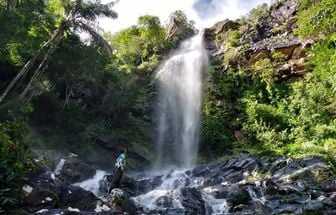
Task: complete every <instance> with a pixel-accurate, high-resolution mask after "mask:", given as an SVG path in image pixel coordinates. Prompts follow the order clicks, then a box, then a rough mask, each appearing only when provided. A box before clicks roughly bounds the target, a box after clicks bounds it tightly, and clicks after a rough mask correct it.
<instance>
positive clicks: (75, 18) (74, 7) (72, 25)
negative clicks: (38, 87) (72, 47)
mask: <svg viewBox="0 0 336 215" xmlns="http://www.w3.org/2000/svg"><path fill="white" fill-rule="evenodd" d="M116 2H117V1H113V2H111V3H107V4H102V3H100V2H88V1H85V0H72V1H71V0H70V1H62V6H63V8H64V12H65V13H64V15H63V18H62V21H61V23H60V25H59V26H58V28H57V29H56V30H55V31H54V33H53V34H52V36H51V37H50V39H49V40H48V41H47V42H45V44H44V45H43V46H42V47H41V48H40V49H39V50H38V51H37V52H36V54H35V55H34V56H33V57H32V58H31V59H30V60H28V61H27V63H26V64H25V65H24V66H23V67H22V69H21V70H20V71H19V72H18V74H17V75H16V76H15V77H14V78H13V80H12V81H11V82H10V83H9V85H8V86H7V87H6V89H5V91H4V92H3V93H2V95H1V96H0V103H1V102H3V100H4V99H5V98H6V96H7V95H8V93H9V92H10V91H11V90H12V89H13V87H14V86H15V84H16V83H17V82H18V81H19V80H20V79H21V78H22V77H23V76H24V75H25V74H27V73H28V72H29V71H31V70H33V68H34V67H35V68H37V69H36V70H35V71H33V72H32V74H31V80H30V82H29V83H28V85H27V86H26V88H25V90H24V92H23V94H22V96H24V95H25V94H26V92H27V91H28V88H29V87H30V86H31V83H32V81H33V80H34V79H35V78H36V77H37V76H38V74H39V73H41V70H42V71H43V66H44V65H45V64H46V62H47V59H48V58H49V57H50V55H51V54H52V53H53V52H54V51H55V49H56V48H57V47H58V45H59V43H60V41H61V40H62V38H63V37H64V35H65V34H66V32H68V31H78V32H86V33H88V34H89V35H90V36H91V37H92V39H94V40H95V41H97V42H98V43H99V44H101V45H102V46H103V47H104V48H105V49H106V51H107V53H108V54H109V55H112V49H111V47H110V45H109V43H108V42H107V41H106V40H105V39H104V38H103V37H102V36H101V35H100V33H99V31H98V29H97V27H95V21H96V20H97V19H98V18H99V17H108V18H113V19H115V18H117V13H116V12H115V11H114V10H112V7H113V6H114V4H115V3H116Z"/></svg>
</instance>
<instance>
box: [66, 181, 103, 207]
mask: <svg viewBox="0 0 336 215" xmlns="http://www.w3.org/2000/svg"><path fill="white" fill-rule="evenodd" d="M98 202H99V199H98V198H97V197H96V196H95V195H94V194H93V193H91V192H89V191H86V190H84V189H82V188H81V187H75V186H64V187H62V188H61V193H60V205H61V206H62V208H68V207H71V208H78V209H79V210H81V211H88V212H90V211H94V209H95V208H96V205H97V203H98Z"/></svg>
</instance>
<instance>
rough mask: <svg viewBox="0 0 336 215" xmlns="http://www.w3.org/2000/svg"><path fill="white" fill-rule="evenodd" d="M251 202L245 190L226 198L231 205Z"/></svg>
mask: <svg viewBox="0 0 336 215" xmlns="http://www.w3.org/2000/svg"><path fill="white" fill-rule="evenodd" d="M250 200H251V196H250V194H249V193H248V191H246V190H239V191H238V192H235V193H232V194H231V196H230V197H229V198H228V202H229V203H230V204H231V205H233V206H237V205H241V204H247V203H248V202H249V201H250Z"/></svg>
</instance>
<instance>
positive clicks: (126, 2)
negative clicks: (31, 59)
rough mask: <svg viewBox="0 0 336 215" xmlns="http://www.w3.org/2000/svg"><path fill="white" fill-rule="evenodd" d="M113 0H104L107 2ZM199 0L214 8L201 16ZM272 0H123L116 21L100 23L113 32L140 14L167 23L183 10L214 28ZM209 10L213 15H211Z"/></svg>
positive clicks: (200, 22) (190, 17) (200, 24)
mask: <svg viewBox="0 0 336 215" xmlns="http://www.w3.org/2000/svg"><path fill="white" fill-rule="evenodd" d="M110 1H111V0H103V1H102V2H103V3H106V2H110ZM199 1H204V2H202V4H203V5H207V4H211V8H214V9H215V11H214V10H210V9H209V10H205V11H206V12H203V13H202V16H199V15H200V11H199V10H202V8H198V10H196V9H195V7H193V6H194V4H195V3H196V2H199ZM270 1H271V0H120V1H119V2H118V3H117V4H116V5H115V6H114V8H113V9H114V10H115V11H116V12H117V13H118V18H117V19H115V20H111V19H101V20H100V26H101V27H102V28H103V29H104V30H105V31H109V32H112V33H114V32H117V31H119V30H121V29H123V28H127V27H129V26H131V25H134V24H136V22H137V20H138V17H139V16H142V15H154V16H158V17H159V18H160V20H161V23H163V24H166V23H167V22H168V19H169V15H170V13H172V12H173V11H175V10H182V11H183V12H184V13H186V15H187V17H188V18H189V19H192V20H194V21H195V22H196V27H197V28H199V29H201V28H203V27H210V26H211V25H213V24H214V23H215V22H218V21H221V20H224V19H225V18H230V19H235V18H239V17H241V16H242V15H244V14H246V13H248V11H249V10H251V9H252V8H254V7H255V6H257V5H259V4H261V3H269V2H270ZM207 13H209V14H207Z"/></svg>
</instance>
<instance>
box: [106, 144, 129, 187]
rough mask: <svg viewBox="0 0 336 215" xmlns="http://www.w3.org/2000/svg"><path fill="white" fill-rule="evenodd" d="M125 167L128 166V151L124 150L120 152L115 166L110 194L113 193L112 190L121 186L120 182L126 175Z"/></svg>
mask: <svg viewBox="0 0 336 215" xmlns="http://www.w3.org/2000/svg"><path fill="white" fill-rule="evenodd" d="M125 165H126V149H123V150H121V151H120V155H119V156H118V158H117V160H116V163H115V165H114V169H113V179H112V183H111V187H110V189H109V193H111V190H112V189H114V188H117V187H119V186H120V181H121V178H122V176H123V173H124V169H125Z"/></svg>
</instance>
